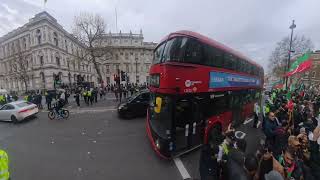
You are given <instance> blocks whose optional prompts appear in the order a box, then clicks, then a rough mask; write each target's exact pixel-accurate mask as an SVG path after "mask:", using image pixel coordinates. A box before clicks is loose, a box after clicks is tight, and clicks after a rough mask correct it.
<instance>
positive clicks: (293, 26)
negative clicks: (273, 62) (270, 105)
mask: <svg viewBox="0 0 320 180" xmlns="http://www.w3.org/2000/svg"><path fill="white" fill-rule="evenodd" d="M296 27H297V26H296V25H295V24H294V20H292V24H291V26H290V27H289V28H290V29H291V36H290V44H289V55H288V61H287V68H286V72H287V71H288V70H289V66H290V59H291V52H292V50H291V48H292V47H291V46H292V36H293V29H294V28H296ZM286 89H288V76H286Z"/></svg>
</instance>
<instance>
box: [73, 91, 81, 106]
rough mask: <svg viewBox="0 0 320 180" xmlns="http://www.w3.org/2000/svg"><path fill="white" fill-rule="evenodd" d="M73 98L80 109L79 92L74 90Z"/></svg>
mask: <svg viewBox="0 0 320 180" xmlns="http://www.w3.org/2000/svg"><path fill="white" fill-rule="evenodd" d="M74 98H75V100H76V103H77V106H78V107H80V91H79V90H76V92H75V95H74Z"/></svg>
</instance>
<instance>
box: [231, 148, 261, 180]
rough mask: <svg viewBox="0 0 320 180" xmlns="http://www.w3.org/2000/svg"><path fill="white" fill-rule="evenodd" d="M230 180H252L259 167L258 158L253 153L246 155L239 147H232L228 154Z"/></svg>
mask: <svg viewBox="0 0 320 180" xmlns="http://www.w3.org/2000/svg"><path fill="white" fill-rule="evenodd" d="M227 167H228V180H234V179H237V180H250V179H254V176H255V174H256V172H257V169H258V160H257V158H256V157H255V156H254V155H253V154H248V155H247V156H245V155H244V152H242V151H240V150H238V149H232V150H231V152H230V154H229V155H228V161H227Z"/></svg>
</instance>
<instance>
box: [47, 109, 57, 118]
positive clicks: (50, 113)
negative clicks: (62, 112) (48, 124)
mask: <svg viewBox="0 0 320 180" xmlns="http://www.w3.org/2000/svg"><path fill="white" fill-rule="evenodd" d="M48 117H49V119H51V120H53V119H54V118H56V113H54V112H53V111H49V112H48Z"/></svg>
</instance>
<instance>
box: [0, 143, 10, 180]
mask: <svg viewBox="0 0 320 180" xmlns="http://www.w3.org/2000/svg"><path fill="white" fill-rule="evenodd" d="M9 178H10V173H9V158H8V155H7V153H6V152H5V151H4V150H1V149H0V180H9Z"/></svg>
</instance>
